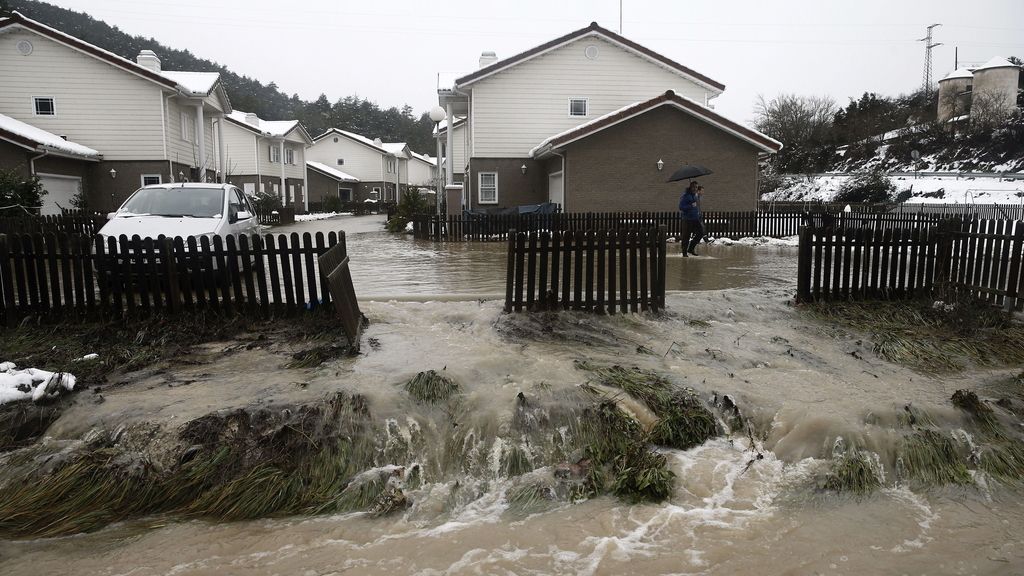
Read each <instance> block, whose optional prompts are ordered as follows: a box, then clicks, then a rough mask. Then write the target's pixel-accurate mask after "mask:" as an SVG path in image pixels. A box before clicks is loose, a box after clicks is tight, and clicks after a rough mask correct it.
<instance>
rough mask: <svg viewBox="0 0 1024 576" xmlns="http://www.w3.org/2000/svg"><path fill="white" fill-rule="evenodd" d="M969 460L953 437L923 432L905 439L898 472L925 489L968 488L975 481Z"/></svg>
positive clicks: (930, 431)
mask: <svg viewBox="0 0 1024 576" xmlns="http://www.w3.org/2000/svg"><path fill="white" fill-rule="evenodd" d="M965 460H966V459H965V458H964V457H963V456H962V455H961V454H960V453H959V452H958V451H957V449H956V446H955V445H954V444H953V439H952V438H951V437H950V436H948V435H945V434H941V433H939V432H938V431H936V430H932V429H928V428H922V429H920V430H918V431H916V432H914V433H913V434H911V435H910V436H908V437H907V438H906V439H904V441H903V445H902V447H901V449H900V455H899V462H900V463H901V465H898V466H897V470H899V471H900V473H901V474H905V475H906V477H907V478H908V479H910V480H913V481H915V482H917V483H918V484H921V485H924V486H940V485H943V484H957V485H966V484H970V483H971V481H972V479H971V474H970V472H968V470H967V465H966V463H965Z"/></svg>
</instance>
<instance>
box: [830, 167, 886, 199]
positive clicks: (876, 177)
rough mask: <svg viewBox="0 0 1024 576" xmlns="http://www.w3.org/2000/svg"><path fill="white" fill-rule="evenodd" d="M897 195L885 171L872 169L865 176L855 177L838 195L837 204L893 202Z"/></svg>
mask: <svg viewBox="0 0 1024 576" xmlns="http://www.w3.org/2000/svg"><path fill="white" fill-rule="evenodd" d="M895 193H896V185H895V184H893V183H892V182H891V181H890V180H889V177H888V176H886V174H885V171H883V170H881V169H880V168H875V169H872V170H870V171H868V172H866V173H864V174H860V175H858V176H854V177H853V178H851V179H850V180H849V181H847V182H846V184H844V185H843V187H842V188H840V189H839V192H838V193H837V194H836V197H835V201H836V202H850V203H854V202H856V203H861V202H865V203H867V202H892V200H893V197H894V195H895Z"/></svg>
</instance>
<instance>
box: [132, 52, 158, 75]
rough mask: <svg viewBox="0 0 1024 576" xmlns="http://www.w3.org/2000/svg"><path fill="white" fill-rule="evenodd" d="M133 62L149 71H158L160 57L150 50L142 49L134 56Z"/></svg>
mask: <svg viewBox="0 0 1024 576" xmlns="http://www.w3.org/2000/svg"><path fill="white" fill-rule="evenodd" d="M135 62H137V63H138V64H139V66H142V67H143V68H145V69H146V70H149V71H150V72H160V58H159V57H157V55H156V52H153V51H152V50H143V51H141V52H139V55H138V56H136V57H135Z"/></svg>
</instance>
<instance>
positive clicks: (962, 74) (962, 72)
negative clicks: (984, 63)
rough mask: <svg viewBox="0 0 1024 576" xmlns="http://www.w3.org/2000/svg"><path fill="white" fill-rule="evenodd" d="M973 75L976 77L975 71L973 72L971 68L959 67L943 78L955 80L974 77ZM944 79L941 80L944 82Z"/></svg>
mask: <svg viewBox="0 0 1024 576" xmlns="http://www.w3.org/2000/svg"><path fill="white" fill-rule="evenodd" d="M973 77H974V73H973V72H971V70H970V69H969V68H957V69H956V70H953V71H952V72H950V73H949V74H946V76H945V77H944V78H943V79H942V80H955V79H957V78H973ZM942 80H939V82H942Z"/></svg>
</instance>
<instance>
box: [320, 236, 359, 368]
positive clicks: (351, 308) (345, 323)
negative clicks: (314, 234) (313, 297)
mask: <svg viewBox="0 0 1024 576" xmlns="http://www.w3.org/2000/svg"><path fill="white" fill-rule="evenodd" d="M342 234H344V232H342ZM348 262H349V260H348V253H347V251H346V248H345V243H344V242H339V243H338V244H335V245H334V246H331V248H330V249H328V250H327V252H324V253H323V254H322V255H320V256H319V257H317V265H318V267H319V268H320V283H321V286H327V288H328V290H329V292H330V294H331V299H332V300H333V302H334V311H335V312H336V313H337V314H338V318H339V319H340V320H341V327H342V329H343V330H344V331H345V335H346V336H347V337H348V341H349V344H350V345H351V346H352V349H353V350H354V351H355V352H358V351H359V340H360V339H359V335H360V334H361V333H362V330H363V326H364V325H365V323H366V317H365V316H363V313H362V312H361V311H360V310H359V301H358V300H357V299H356V292H355V288H354V287H353V285H352V273H351V272H350V271H349V267H348Z"/></svg>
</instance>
